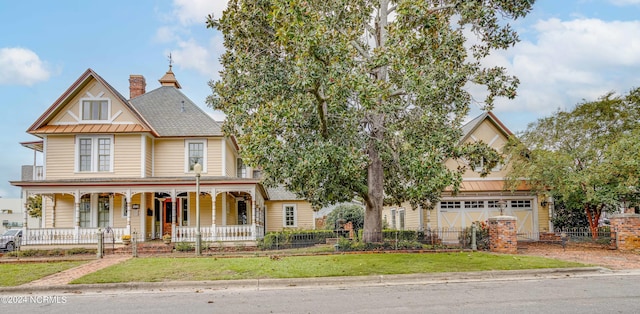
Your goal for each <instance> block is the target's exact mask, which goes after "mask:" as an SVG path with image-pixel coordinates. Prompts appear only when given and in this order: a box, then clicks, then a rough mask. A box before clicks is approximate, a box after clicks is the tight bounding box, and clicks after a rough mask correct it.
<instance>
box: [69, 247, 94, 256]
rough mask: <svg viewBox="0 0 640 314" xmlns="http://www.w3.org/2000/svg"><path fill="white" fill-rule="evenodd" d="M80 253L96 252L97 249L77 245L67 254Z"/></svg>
mask: <svg viewBox="0 0 640 314" xmlns="http://www.w3.org/2000/svg"><path fill="white" fill-rule="evenodd" d="M78 254H96V249H87V248H83V247H77V248H72V249H68V250H67V255H78Z"/></svg>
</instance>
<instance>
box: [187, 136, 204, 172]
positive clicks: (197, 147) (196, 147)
mask: <svg viewBox="0 0 640 314" xmlns="http://www.w3.org/2000/svg"><path fill="white" fill-rule="evenodd" d="M185 146H186V147H185V148H186V149H185V155H186V156H185V157H186V161H187V162H186V165H185V172H193V166H194V165H195V164H196V163H199V164H200V165H201V166H202V172H206V171H207V167H206V159H207V142H206V141H205V140H189V141H186V143H185Z"/></svg>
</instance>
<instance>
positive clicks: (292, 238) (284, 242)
mask: <svg viewBox="0 0 640 314" xmlns="http://www.w3.org/2000/svg"><path fill="white" fill-rule="evenodd" d="M333 237H335V234H334V233H333V231H330V230H285V231H281V232H269V233H267V234H266V235H265V236H264V238H262V239H261V240H260V241H258V248H259V249H261V250H273V249H288V248H296V247H306V246H313V245H315V244H323V243H326V241H327V240H326V239H327V238H333Z"/></svg>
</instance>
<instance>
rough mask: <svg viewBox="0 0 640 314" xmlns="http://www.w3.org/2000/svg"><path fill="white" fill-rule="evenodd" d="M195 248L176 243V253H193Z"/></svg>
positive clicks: (189, 244)
mask: <svg viewBox="0 0 640 314" xmlns="http://www.w3.org/2000/svg"><path fill="white" fill-rule="evenodd" d="M194 250H195V247H194V246H193V245H192V244H191V243H189V242H184V241H182V242H178V243H176V251H178V252H189V251H194Z"/></svg>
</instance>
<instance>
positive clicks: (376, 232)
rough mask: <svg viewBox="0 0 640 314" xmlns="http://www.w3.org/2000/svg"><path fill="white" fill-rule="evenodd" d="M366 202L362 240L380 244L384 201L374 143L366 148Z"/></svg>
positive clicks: (382, 184) (378, 159)
mask: <svg viewBox="0 0 640 314" xmlns="http://www.w3.org/2000/svg"><path fill="white" fill-rule="evenodd" d="M368 154H369V167H368V169H367V174H368V175H367V187H368V192H367V201H366V202H365V203H366V207H365V209H366V211H365V215H364V230H363V235H362V236H363V240H364V242H365V243H371V242H374V243H375V242H382V205H383V201H384V172H383V168H382V160H380V155H379V153H378V149H377V148H376V143H375V142H374V140H373V139H372V140H371V143H370V144H369V148H368Z"/></svg>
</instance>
